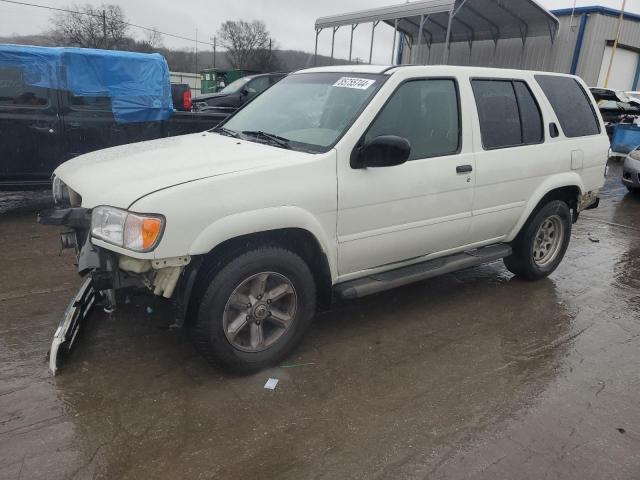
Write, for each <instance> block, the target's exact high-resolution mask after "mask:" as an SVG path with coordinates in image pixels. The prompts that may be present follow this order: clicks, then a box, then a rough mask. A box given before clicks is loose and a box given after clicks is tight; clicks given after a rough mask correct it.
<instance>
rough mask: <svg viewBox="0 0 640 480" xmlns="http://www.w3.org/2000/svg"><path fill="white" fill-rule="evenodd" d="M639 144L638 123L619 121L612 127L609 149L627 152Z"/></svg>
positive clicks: (639, 131) (639, 128) (639, 132)
mask: <svg viewBox="0 0 640 480" xmlns="http://www.w3.org/2000/svg"><path fill="white" fill-rule="evenodd" d="M638 145H640V127H639V126H638V125H633V124H627V123H619V124H618V125H616V126H615V127H614V128H613V139H612V140H611V151H612V152H614V153H623V154H625V155H626V154H628V153H629V152H631V150H635V149H636V148H637V147H638Z"/></svg>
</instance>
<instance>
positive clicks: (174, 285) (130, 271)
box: [38, 207, 198, 375]
mask: <svg viewBox="0 0 640 480" xmlns="http://www.w3.org/2000/svg"><path fill="white" fill-rule="evenodd" d="M38 222H39V223H41V224H43V225H58V226H66V227H68V228H69V229H70V231H67V232H63V233H61V235H60V239H61V244H62V248H74V249H75V251H76V256H77V259H78V272H79V274H80V275H81V276H83V277H84V280H83V282H82V285H81V286H80V289H79V290H78V292H77V294H76V295H75V296H74V298H73V299H72V300H71V301H70V303H69V305H68V306H67V308H66V310H65V313H64V315H63V317H62V320H61V321H60V324H59V325H58V328H57V329H56V331H55V334H54V337H53V341H52V343H51V349H50V351H49V368H50V370H51V372H52V373H53V374H54V375H55V374H56V371H57V370H58V367H59V357H60V354H61V353H64V352H68V351H69V350H70V349H71V347H72V346H73V344H74V342H75V339H76V337H77V335H78V332H79V330H80V327H81V325H82V323H83V321H84V320H85V319H86V318H87V317H88V315H89V313H90V311H91V309H92V308H93V307H94V306H96V305H100V306H103V307H104V309H105V311H106V312H108V313H111V312H114V311H115V310H116V308H117V304H118V299H119V298H122V297H123V295H120V293H121V292H124V291H126V290H137V291H140V290H144V291H147V292H149V293H150V294H153V295H157V296H161V297H164V298H167V299H171V300H172V301H173V302H174V305H175V306H176V307H177V308H176V315H177V317H178V322H181V321H182V320H183V319H184V315H185V312H186V304H187V302H186V298H188V293H189V290H190V288H191V286H192V284H193V281H192V280H191V281H190V279H193V278H194V277H195V269H196V265H197V263H198V262H193V264H192V261H191V260H192V259H191V257H190V256H182V257H174V258H163V259H137V258H133V257H130V256H127V255H123V254H119V253H116V252H113V251H110V250H107V249H105V248H102V247H99V246H96V245H94V244H93V243H92V242H91V235H90V231H91V211H90V210H88V209H85V208H79V207H77V208H67V209H55V210H51V211H47V212H43V213H41V214H40V215H39V216H38ZM191 267H192V268H191ZM186 270H193V271H190V272H186ZM187 273H189V274H187Z"/></svg>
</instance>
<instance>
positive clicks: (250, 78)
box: [193, 72, 287, 111]
mask: <svg viewBox="0 0 640 480" xmlns="http://www.w3.org/2000/svg"><path fill="white" fill-rule="evenodd" d="M286 75H287V74H286V73H281V72H276V73H263V74H259V75H247V76H246V77H242V78H239V79H237V80H235V81H234V82H232V83H230V84H229V85H227V86H226V87H225V88H223V89H222V90H221V91H219V92H218V93H211V94H208V95H199V96H197V97H194V98H193V104H194V106H195V109H196V110H205V109H207V108H217V109H223V110H227V111H234V110H237V109H238V108H240V107H241V106H242V105H244V104H245V103H247V102H248V101H249V100H251V99H252V98H253V97H255V96H256V95H260V94H261V93H262V92H264V91H265V90H266V89H267V88H269V87H271V86H272V85H274V84H276V83H277V82H279V81H280V80H282V79H283V78H284V77H285V76H286Z"/></svg>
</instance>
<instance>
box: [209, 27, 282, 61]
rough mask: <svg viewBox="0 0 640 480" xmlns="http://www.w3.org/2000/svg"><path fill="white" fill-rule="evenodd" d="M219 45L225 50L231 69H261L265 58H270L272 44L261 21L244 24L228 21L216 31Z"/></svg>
mask: <svg viewBox="0 0 640 480" xmlns="http://www.w3.org/2000/svg"><path fill="white" fill-rule="evenodd" d="M217 35H218V38H219V39H220V45H221V46H222V47H223V48H225V49H226V50H227V58H228V59H229V63H230V64H231V66H232V67H233V68H240V69H262V68H263V65H261V64H264V60H265V57H266V59H267V60H268V59H269V57H271V55H270V52H271V49H270V48H269V46H270V44H272V43H273V40H272V39H271V37H270V35H269V32H268V31H267V27H266V25H265V24H264V22H263V21H261V20H254V21H253V22H246V21H244V20H238V21H231V20H228V21H226V22H224V23H223V24H222V26H221V27H220V29H219V30H218V34H217Z"/></svg>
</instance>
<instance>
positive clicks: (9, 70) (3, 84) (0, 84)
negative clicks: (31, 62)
mask: <svg viewBox="0 0 640 480" xmlns="http://www.w3.org/2000/svg"><path fill="white" fill-rule="evenodd" d="M48 103H49V91H48V90H47V89H46V88H42V87H32V86H31V85H27V84H26V83H25V82H24V76H23V72H22V69H21V68H14V67H7V66H0V106H3V107H8V106H12V107H14V106H18V107H45V106H47V104H48Z"/></svg>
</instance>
